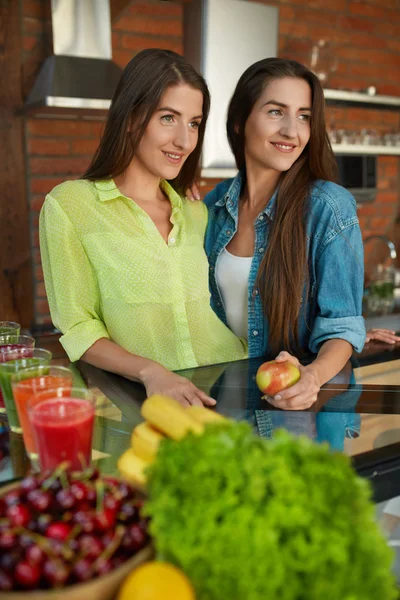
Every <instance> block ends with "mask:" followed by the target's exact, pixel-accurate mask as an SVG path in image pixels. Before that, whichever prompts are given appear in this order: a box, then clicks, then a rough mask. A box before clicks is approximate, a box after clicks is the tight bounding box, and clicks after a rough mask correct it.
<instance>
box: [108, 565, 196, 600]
mask: <svg viewBox="0 0 400 600" xmlns="http://www.w3.org/2000/svg"><path fill="white" fill-rule="evenodd" d="M118 600H196V596H195V594H194V590H193V587H192V585H191V583H190V581H189V579H188V578H187V577H186V575H185V574H184V573H182V571H180V570H179V569H177V567H175V566H174V565H171V564H169V563H165V562H148V563H144V564H143V565H140V567H138V568H137V569H135V570H134V571H132V573H131V574H130V575H128V577H127V578H126V579H125V581H124V583H123V584H122V586H121V588H120V591H119V595H118Z"/></svg>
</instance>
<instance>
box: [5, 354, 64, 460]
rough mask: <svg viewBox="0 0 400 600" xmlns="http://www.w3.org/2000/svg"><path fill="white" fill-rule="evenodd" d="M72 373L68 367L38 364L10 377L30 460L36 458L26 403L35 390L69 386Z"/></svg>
mask: <svg viewBox="0 0 400 600" xmlns="http://www.w3.org/2000/svg"><path fill="white" fill-rule="evenodd" d="M72 382H73V375H72V371H70V369H67V368H65V367H59V366H55V365H54V366H50V365H40V366H35V367H27V368H26V369H21V370H20V371H18V372H17V373H15V374H14V375H13V376H12V378H11V385H12V391H13V395H14V401H15V405H16V407H17V412H18V416H19V420H20V423H21V427H22V435H23V437H24V443H25V449H26V452H27V454H28V456H29V458H30V459H31V460H35V459H37V456H38V454H37V449H36V443H35V438H34V436H33V432H32V426H31V423H30V420H29V418H28V412H27V404H28V401H29V400H30V399H31V398H32V396H33V395H34V394H36V393H37V392H42V391H46V390H50V389H54V388H58V387H64V388H71V387H72Z"/></svg>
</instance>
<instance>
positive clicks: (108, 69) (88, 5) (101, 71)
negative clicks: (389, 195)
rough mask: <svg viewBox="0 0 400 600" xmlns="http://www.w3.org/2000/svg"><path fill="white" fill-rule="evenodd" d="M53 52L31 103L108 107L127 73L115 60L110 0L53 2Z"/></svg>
mask: <svg viewBox="0 0 400 600" xmlns="http://www.w3.org/2000/svg"><path fill="white" fill-rule="evenodd" d="M51 19H52V26H53V51H54V54H53V55H52V56H50V57H48V58H47V59H46V60H45V62H44V63H43V65H42V68H41V70H40V72H39V74H38V76H37V78H36V81H35V84H34V86H33V88H32V90H31V92H30V94H29V96H28V98H27V101H26V107H27V108H30V107H45V106H48V107H58V108H74V109H76V108H78V109H79V108H85V109H108V108H109V106H110V102H111V98H112V96H113V94H114V90H115V88H116V86H117V83H118V80H119V78H120V76H121V72H122V71H121V69H120V67H118V66H117V65H116V64H115V63H114V62H113V61H112V50H111V17H110V4H109V0H51Z"/></svg>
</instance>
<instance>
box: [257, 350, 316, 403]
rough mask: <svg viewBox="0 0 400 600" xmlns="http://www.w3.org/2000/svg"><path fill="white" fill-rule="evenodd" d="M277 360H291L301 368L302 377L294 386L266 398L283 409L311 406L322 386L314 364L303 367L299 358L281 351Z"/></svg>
mask: <svg viewBox="0 0 400 600" xmlns="http://www.w3.org/2000/svg"><path fill="white" fill-rule="evenodd" d="M275 361H276V362H286V361H287V362H291V363H292V364H293V365H295V366H296V367H297V368H298V369H299V371H300V379H299V381H298V382H297V383H295V384H294V385H293V386H291V387H289V388H287V389H286V390H283V391H281V392H279V393H278V394H276V395H275V396H274V397H273V398H271V397H269V396H267V397H266V400H268V402H269V403H270V404H272V405H273V406H276V407H277V408H281V409H282V410H306V409H307V408H310V407H311V406H312V405H313V404H314V403H315V402H316V400H317V398H318V392H319V390H320V388H321V386H320V384H319V381H318V376H317V373H316V371H315V370H314V369H313V366H312V364H311V365H308V366H307V367H303V366H302V365H301V364H300V362H299V361H298V359H297V358H296V357H295V356H292V355H291V354H289V353H288V352H280V354H278V356H277V357H276V359H275Z"/></svg>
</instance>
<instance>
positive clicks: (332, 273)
mask: <svg viewBox="0 0 400 600" xmlns="http://www.w3.org/2000/svg"><path fill="white" fill-rule="evenodd" d="M243 185H244V176H243V173H239V174H238V175H237V176H236V177H235V178H234V179H229V180H226V181H223V182H222V183H220V184H218V185H217V186H216V187H215V188H214V190H212V191H211V192H210V193H209V194H207V196H206V197H205V199H204V202H205V204H206V206H207V207H208V210H209V215H208V225H207V231H206V238H205V250H206V253H207V256H208V259H209V263H210V291H211V305H212V308H213V309H214V311H215V312H216V314H217V315H218V317H219V318H220V319H221V320H222V321H223V322H224V323H225V324H227V320H226V314H225V309H224V306H223V301H222V297H221V293H220V290H219V289H218V285H217V282H216V278H215V267H216V263H217V260H218V257H219V255H220V254H221V252H222V251H223V249H224V248H226V246H227V245H228V244H229V242H230V241H231V239H232V238H233V236H234V235H235V233H236V231H237V229H238V210H239V197H240V193H241V189H242V187H243ZM276 197H277V190H275V192H274V194H273V196H272V198H271V199H270V201H269V202H268V204H267V206H266V207H265V209H264V210H263V211H262V212H261V213H260V214H259V215H258V217H257V219H256V220H255V224H254V230H255V247H254V257H253V261H252V264H251V269H250V276H249V289H248V343H249V356H250V357H253V356H262V355H264V354H268V353H270V348H269V345H268V322H267V319H266V318H265V315H264V313H263V308H262V303H261V298H260V295H259V290H258V289H257V288H256V285H255V282H256V277H257V273H258V270H259V267H260V263H261V260H262V258H263V256H264V254H265V251H266V248H267V245H268V236H269V229H270V224H271V223H272V221H273V219H274V212H275V202H276ZM306 235H307V254H308V262H309V286H308V297H307V298H306V297H305V296H306V287H305V288H304V291H303V297H302V300H301V303H302V304H303V306H304V303H305V310H301V311H300V316H299V342H300V346H301V348H302V349H303V350H304V351H306V352H311V353H313V354H316V353H317V352H318V351H319V349H320V347H321V344H323V342H325V341H327V340H330V339H333V338H339V339H343V340H346V341H348V342H349V343H350V344H351V345H352V346H353V347H354V349H355V350H356V351H357V352H361V350H362V348H363V346H364V341H365V325H364V319H363V317H362V314H361V313H362V296H363V287H364V255H363V244H362V238H361V231H360V227H359V224H358V218H357V213H356V203H355V200H354V198H353V196H352V195H351V194H350V193H349V192H348V191H347V190H345V189H344V188H343V187H341V186H339V185H337V184H335V183H332V182H329V181H322V180H318V181H316V182H315V183H314V184H313V186H312V189H311V192H310V197H309V203H308V208H307V220H306Z"/></svg>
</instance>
